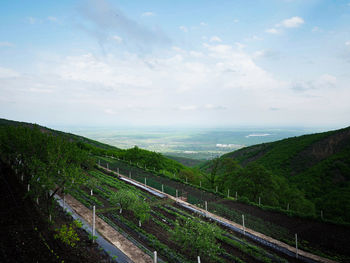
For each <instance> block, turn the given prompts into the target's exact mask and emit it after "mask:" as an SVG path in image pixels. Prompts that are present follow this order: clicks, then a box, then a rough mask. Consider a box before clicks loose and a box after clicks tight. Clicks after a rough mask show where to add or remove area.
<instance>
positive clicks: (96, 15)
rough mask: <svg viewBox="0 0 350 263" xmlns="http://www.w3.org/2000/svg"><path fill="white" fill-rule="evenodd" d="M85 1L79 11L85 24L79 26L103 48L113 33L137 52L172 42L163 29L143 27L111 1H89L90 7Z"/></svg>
mask: <svg viewBox="0 0 350 263" xmlns="http://www.w3.org/2000/svg"><path fill="white" fill-rule="evenodd" d="M83 2H84V1H81V2H80V3H81V4H80V5H79V6H78V8H77V11H78V13H79V15H80V16H81V18H82V20H83V21H85V22H83V23H79V28H80V29H81V30H83V31H84V32H85V33H87V34H89V35H90V36H91V37H93V38H95V39H96V40H97V41H98V43H99V45H100V46H101V47H102V48H103V49H104V44H105V43H106V42H108V40H109V39H110V35H111V32H118V36H120V37H121V38H123V40H124V41H125V42H127V43H128V47H129V48H130V49H134V50H135V47H136V48H137V49H138V50H140V51H139V52H141V50H142V52H143V53H145V52H147V51H151V50H152V49H153V48H155V47H157V48H159V47H165V46H168V45H169V44H170V43H171V40H170V39H169V38H168V37H167V35H166V34H165V33H164V32H163V31H162V29H161V28H160V27H156V28H149V27H147V26H145V25H144V24H140V23H139V22H138V21H136V20H135V19H132V18H130V17H128V16H127V15H125V14H124V13H123V12H122V11H121V10H120V9H119V8H117V7H116V6H115V5H114V4H113V3H111V1H107V0H89V1H88V4H84V3H83ZM80 20H81V19H80ZM104 51H105V50H104Z"/></svg>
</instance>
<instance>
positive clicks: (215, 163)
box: [206, 157, 220, 189]
mask: <svg viewBox="0 0 350 263" xmlns="http://www.w3.org/2000/svg"><path fill="white" fill-rule="evenodd" d="M211 163H212V167H211V172H210V173H209V174H207V175H206V179H207V181H208V183H209V186H210V188H212V189H213V188H214V186H215V180H216V177H217V172H218V168H219V163H220V159H219V157H216V158H214V159H213V160H212V161H211Z"/></svg>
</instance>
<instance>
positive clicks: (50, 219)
mask: <svg viewBox="0 0 350 263" xmlns="http://www.w3.org/2000/svg"><path fill="white" fill-rule="evenodd" d="M49 221H50V222H51V221H52V217H51V214H49Z"/></svg>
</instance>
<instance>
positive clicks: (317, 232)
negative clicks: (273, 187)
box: [220, 200, 350, 256]
mask: <svg viewBox="0 0 350 263" xmlns="http://www.w3.org/2000/svg"><path fill="white" fill-rule="evenodd" d="M220 203H221V204H224V205H225V206H227V207H228V208H230V209H234V210H238V211H240V212H242V214H250V215H253V216H255V217H258V218H261V219H263V220H264V221H267V222H271V223H273V224H276V225H278V226H281V227H284V228H286V229H288V230H289V231H290V233H291V236H293V235H294V233H298V237H300V239H301V240H306V241H308V242H309V243H310V244H311V245H312V247H313V248H316V249H319V250H321V251H322V250H325V251H332V252H335V253H339V254H342V255H346V256H350V250H349V246H348V243H349V240H350V228H349V227H346V226H341V225H335V224H331V223H325V222H319V221H315V220H311V219H304V218H298V217H289V216H287V215H284V214H281V213H278V212H272V211H264V210H262V209H260V208H258V207H254V206H251V205H246V204H243V203H239V202H234V201H230V200H225V201H223V202H220ZM275 238H278V237H275Z"/></svg>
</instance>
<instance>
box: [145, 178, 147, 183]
mask: <svg viewBox="0 0 350 263" xmlns="http://www.w3.org/2000/svg"><path fill="white" fill-rule="evenodd" d="M145 185H147V179H146V177H145Z"/></svg>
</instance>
